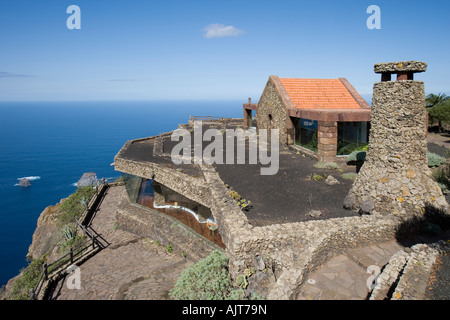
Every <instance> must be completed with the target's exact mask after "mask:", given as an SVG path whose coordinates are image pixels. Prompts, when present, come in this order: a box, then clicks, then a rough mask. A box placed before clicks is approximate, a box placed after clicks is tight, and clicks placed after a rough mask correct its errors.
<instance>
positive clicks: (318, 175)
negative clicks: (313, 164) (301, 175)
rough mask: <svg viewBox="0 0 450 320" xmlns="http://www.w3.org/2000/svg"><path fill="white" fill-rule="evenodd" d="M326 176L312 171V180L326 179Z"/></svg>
mask: <svg viewBox="0 0 450 320" xmlns="http://www.w3.org/2000/svg"><path fill="white" fill-rule="evenodd" d="M326 178H327V175H326V174H323V175H320V174H315V173H314V174H313V176H312V179H313V180H314V181H321V180H323V179H326Z"/></svg>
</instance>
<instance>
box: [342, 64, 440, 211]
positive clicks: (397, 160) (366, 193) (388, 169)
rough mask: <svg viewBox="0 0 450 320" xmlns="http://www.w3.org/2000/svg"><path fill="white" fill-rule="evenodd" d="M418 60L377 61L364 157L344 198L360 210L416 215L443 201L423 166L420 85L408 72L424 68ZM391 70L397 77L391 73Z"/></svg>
mask: <svg viewBox="0 0 450 320" xmlns="http://www.w3.org/2000/svg"><path fill="white" fill-rule="evenodd" d="M426 68H427V64H426V63H424V62H418V61H407V62H392V63H379V64H376V65H375V68H374V69H375V73H381V75H382V76H381V82H376V83H375V84H374V89H373V98H372V115H371V129H370V136H369V148H368V152H367V156H366V161H365V162H364V165H363V166H362V167H361V170H360V172H359V174H358V177H357V178H356V180H355V181H354V183H353V186H352V188H351V189H350V191H349V195H348V196H347V198H346V200H345V204H344V205H345V207H346V208H348V209H357V210H360V211H361V213H370V214H373V213H375V214H382V215H390V214H394V215H400V216H409V215H411V214H421V213H423V212H424V208H425V207H427V206H432V207H434V208H439V209H444V208H445V209H446V208H447V207H448V204H447V202H446V200H445V197H444V196H443V194H442V191H441V189H440V188H439V187H438V185H437V184H436V182H434V181H433V180H432V179H431V178H430V173H431V172H430V169H429V168H428V165H427V139H426V130H427V118H426V110H425V89H424V83H423V82H422V81H414V80H413V74H414V73H416V72H424V71H426ZM393 74H397V80H396V81H395V80H394V81H391V76H392V75H393Z"/></svg>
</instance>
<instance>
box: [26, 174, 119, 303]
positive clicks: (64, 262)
mask: <svg viewBox="0 0 450 320" xmlns="http://www.w3.org/2000/svg"><path fill="white" fill-rule="evenodd" d="M118 184H120V183H116V182H114V183H106V182H103V183H101V184H100V185H99V186H98V187H97V188H96V191H95V194H94V195H93V196H92V198H91V200H90V201H89V203H88V204H87V205H86V208H85V210H84V211H83V213H82V214H81V216H80V217H79V218H78V219H76V223H77V226H78V228H79V229H80V230H81V231H82V232H83V233H84V235H85V236H86V241H85V242H84V243H82V244H81V245H79V246H77V247H76V248H70V251H69V253H67V254H65V255H64V256H62V257H61V258H59V259H58V260H56V261H55V262H53V263H51V264H49V265H47V264H46V263H44V264H43V266H42V272H41V274H40V276H39V279H38V283H37V284H36V286H35V287H34V288H33V289H31V290H30V299H31V300H44V299H45V298H46V296H47V294H48V290H49V289H50V287H51V286H52V284H53V283H56V282H57V281H58V280H60V279H61V278H62V277H63V276H64V275H65V274H66V273H67V269H68V267H70V266H72V265H74V264H75V263H78V264H81V263H83V262H84V261H86V260H87V259H89V258H90V257H92V256H93V255H94V254H96V253H97V252H98V251H100V250H101V249H102V248H103V247H104V246H103V244H102V243H101V241H99V239H98V238H99V236H98V235H97V234H96V233H95V232H93V231H92V232H91V231H89V230H88V228H89V225H90V223H91V220H92V218H93V215H94V213H95V211H96V210H97V208H98V206H99V205H100V203H101V201H102V199H103V197H104V195H105V193H106V191H107V190H108V188H110V187H111V186H114V185H118Z"/></svg>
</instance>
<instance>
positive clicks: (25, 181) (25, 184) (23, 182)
mask: <svg viewBox="0 0 450 320" xmlns="http://www.w3.org/2000/svg"><path fill="white" fill-rule="evenodd" d="M29 186H31V183H30V179H27V178H23V179H20V181H19V187H22V188H26V187H29Z"/></svg>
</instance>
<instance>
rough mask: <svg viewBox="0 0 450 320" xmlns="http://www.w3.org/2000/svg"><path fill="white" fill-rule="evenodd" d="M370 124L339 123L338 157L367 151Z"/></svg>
mask: <svg viewBox="0 0 450 320" xmlns="http://www.w3.org/2000/svg"><path fill="white" fill-rule="evenodd" d="M368 127H369V123H368V122H338V150H337V154H338V155H347V154H350V153H352V152H353V151H363V150H364V151H365V150H367V144H368V141H369V139H368V137H369V128H368Z"/></svg>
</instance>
